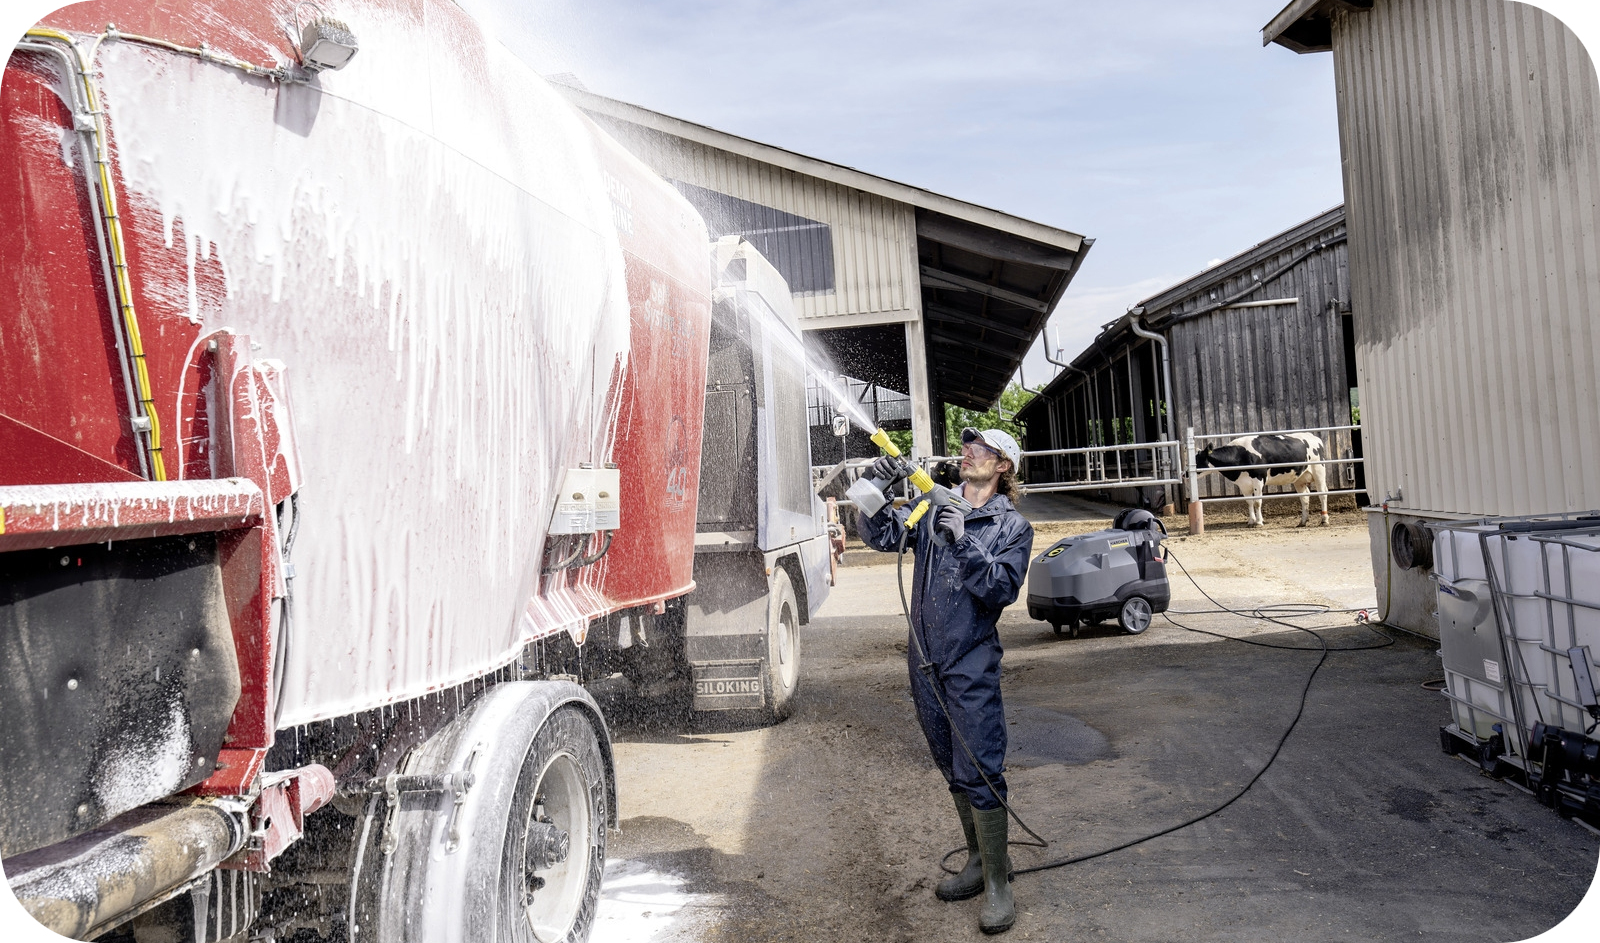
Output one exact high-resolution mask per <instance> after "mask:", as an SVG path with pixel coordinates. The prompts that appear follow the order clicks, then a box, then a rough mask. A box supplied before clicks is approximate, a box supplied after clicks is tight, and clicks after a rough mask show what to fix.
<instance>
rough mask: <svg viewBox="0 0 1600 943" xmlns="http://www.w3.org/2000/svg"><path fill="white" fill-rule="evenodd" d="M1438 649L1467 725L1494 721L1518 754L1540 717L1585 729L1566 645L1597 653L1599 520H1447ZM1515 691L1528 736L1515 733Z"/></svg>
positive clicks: (1455, 706)
mask: <svg viewBox="0 0 1600 943" xmlns="http://www.w3.org/2000/svg"><path fill="white" fill-rule="evenodd" d="M1434 561H1435V565H1434V572H1435V575H1436V576H1437V577H1438V581H1439V596H1438V599H1439V638H1440V655H1441V657H1442V658H1443V660H1444V665H1445V678H1446V685H1447V687H1446V690H1447V692H1448V695H1449V697H1450V700H1451V706H1452V712H1453V714H1454V716H1455V720H1456V724H1457V727H1458V728H1459V729H1460V730H1461V732H1462V733H1467V734H1471V735H1473V736H1475V737H1477V738H1478V739H1480V740H1482V739H1487V738H1488V737H1489V736H1490V735H1491V734H1492V732H1493V728H1494V726H1495V724H1496V723H1498V724H1500V725H1501V727H1502V730H1503V732H1504V733H1505V734H1506V735H1507V736H1506V737H1505V745H1506V749H1507V750H1508V751H1511V752H1521V745H1522V744H1523V743H1525V742H1526V740H1527V737H1528V736H1529V735H1530V733H1531V729H1532V726H1533V725H1534V724H1535V723H1538V722H1543V723H1545V724H1547V725H1550V726H1556V727H1561V728H1563V729H1566V730H1576V731H1583V730H1584V729H1586V728H1587V727H1588V726H1589V724H1590V723H1592V722H1593V719H1592V718H1591V717H1590V716H1589V714H1588V712H1587V711H1586V710H1585V709H1584V708H1583V707H1582V706H1581V705H1580V703H1579V698H1578V695H1577V691H1576V687H1577V685H1576V680H1575V679H1574V677H1573V673H1572V664H1571V661H1570V660H1569V659H1568V657H1567V650H1568V649H1571V648H1574V647H1578V646H1585V645H1586V646H1588V647H1589V652H1590V657H1591V662H1592V661H1593V658H1594V656H1596V655H1600V521H1597V522H1595V523H1594V524H1592V525H1589V526H1582V527H1579V528H1577V529H1566V530H1545V529H1529V530H1520V531H1519V530H1517V529H1516V525H1514V524H1513V525H1510V526H1509V527H1506V528H1503V527H1502V526H1501V522H1492V523H1488V524H1484V523H1478V524H1470V525H1461V526H1450V527H1446V528H1443V529H1440V530H1439V531H1438V532H1437V537H1436V539H1435V542H1434ZM1512 692H1515V697H1516V698H1517V705H1516V706H1517V707H1519V708H1520V711H1521V715H1522V716H1521V718H1520V719H1521V725H1522V728H1523V729H1522V735H1521V736H1520V737H1517V736H1513V735H1512V731H1513V711H1512V704H1511V697H1512V696H1513V695H1512Z"/></svg>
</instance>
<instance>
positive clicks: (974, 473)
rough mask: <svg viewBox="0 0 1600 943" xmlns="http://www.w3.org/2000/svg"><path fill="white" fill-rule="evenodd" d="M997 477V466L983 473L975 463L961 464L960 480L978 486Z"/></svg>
mask: <svg viewBox="0 0 1600 943" xmlns="http://www.w3.org/2000/svg"><path fill="white" fill-rule="evenodd" d="M999 477H1000V470H999V469H998V468H996V469H995V470H994V471H992V472H989V473H988V474H987V475H986V474H984V473H983V469H981V468H979V467H977V466H976V465H963V466H961V480H962V481H965V482H968V483H970V484H974V485H977V486H978V487H980V488H981V487H983V486H984V485H987V484H988V483H989V482H991V481H994V480H995V479H996V478H999Z"/></svg>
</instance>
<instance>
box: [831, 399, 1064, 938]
mask: <svg viewBox="0 0 1600 943" xmlns="http://www.w3.org/2000/svg"><path fill="white" fill-rule="evenodd" d="M1020 457H1021V455H1020V451H1019V449H1018V448H1017V441H1016V440H1015V439H1013V438H1012V437H1011V436H1010V435H1009V434H1007V433H1006V432H1004V431H1002V430H999V429H983V430H979V429H972V428H968V429H963V430H962V432H961V480H962V484H961V495H962V497H964V498H966V500H967V501H968V502H969V503H970V504H971V505H972V510H971V511H970V512H967V513H965V514H963V513H962V511H961V510H960V509H959V508H953V507H945V508H940V509H939V510H938V512H937V516H936V517H935V518H934V519H933V521H932V524H933V526H932V527H929V526H927V524H926V523H924V524H922V525H921V526H919V527H917V528H916V529H915V530H914V531H912V533H911V534H910V535H909V536H908V537H907V538H906V539H907V543H908V544H910V545H911V549H912V550H913V553H914V554H915V560H916V566H915V570H914V573H913V576H912V580H913V583H914V588H913V590H912V594H911V624H912V630H913V631H914V632H915V633H916V636H917V637H916V638H915V639H912V640H910V643H909V644H908V645H907V650H906V659H907V663H908V665H909V668H910V674H911V696H912V700H913V701H914V702H915V703H916V708H917V719H918V720H919V721H920V722H921V723H922V732H923V734H924V735H925V736H926V737H927V738H928V749H929V750H930V751H932V753H933V761H934V763H935V764H936V765H937V766H938V767H939V771H940V772H941V773H943V774H944V778H945V780H946V781H947V782H949V784H950V794H951V796H952V797H954V799H955V805H956V813H957V815H959V816H960V818H961V828H962V831H963V832H964V833H965V835H966V839H967V863H966V866H965V867H963V868H962V869H961V871H960V872H959V873H957V874H954V875H952V876H950V877H949V878H946V879H945V880H943V881H940V882H939V885H938V886H937V887H936V888H935V889H934V894H935V895H936V896H938V897H939V899H940V900H965V899H967V898H969V897H976V896H977V895H978V894H980V893H982V894H984V895H985V899H984V904H983V910H982V914H981V916H980V918H979V926H980V928H981V929H982V930H983V931H984V932H985V933H1001V932H1004V931H1006V930H1009V929H1010V928H1011V926H1012V924H1013V923H1015V922H1016V905H1015V903H1014V902H1013V900H1012V896H1011V885H1010V871H1011V862H1010V858H1009V857H1008V855H1007V853H1006V835H1007V825H1006V815H1007V813H1006V809H1005V807H1004V805H1003V804H1002V802H1003V800H1004V799H1005V795H1006V783H1005V776H1004V772H1005V757H1006V718H1005V710H1004V708H1003V707H1002V706H1001V703H1000V656H1001V648H1000V636H999V634H998V633H997V632H996V630H995V621H996V620H997V619H999V617H1000V611H1001V610H1002V609H1004V608H1005V607H1006V606H1008V605H1010V604H1011V603H1013V602H1015V601H1016V598H1017V594H1018V593H1019V592H1020V591H1021V589H1022V582H1023V579H1024V578H1025V576H1026V575H1027V572H1028V559H1029V557H1030V556H1031V555H1032V552H1033V526H1032V525H1030V524H1029V523H1028V522H1027V520H1025V519H1024V518H1023V516H1022V515H1021V514H1020V513H1018V512H1017V509H1016V507H1015V506H1014V505H1013V503H1012V502H1013V501H1014V500H1015V499H1016V497H1017V494H1018V492H1017V483H1016V473H1015V471H1016V467H1017V462H1018V459H1019V458H1020ZM871 474H872V476H873V477H875V478H879V479H896V478H900V477H903V473H902V472H901V471H900V466H899V465H898V463H896V462H894V461H892V460H890V459H887V458H883V459H879V460H878V461H877V462H876V463H874V465H873V468H872V472H871ZM904 517H905V512H904V511H899V512H897V511H895V510H893V509H892V505H885V507H884V509H883V510H880V511H879V512H878V513H877V514H876V515H874V516H872V517H863V518H862V519H861V521H860V524H859V529H860V531H861V538H862V540H864V541H865V542H866V543H867V545H868V546H871V547H874V548H876V549H878V550H886V551H893V550H895V549H896V548H897V547H898V546H899V543H900V540H901V537H902V535H904V534H905V526H904V524H903V523H902V522H903V520H904ZM935 532H937V533H938V535H939V537H940V538H941V539H939V540H936V539H935V537H934V534H935ZM919 653H925V654H926V658H927V662H926V663H924V662H923V661H922V660H921V658H919ZM935 687H937V691H938V696H936V695H935ZM941 699H942V700H943V703H944V708H945V709H941V708H940V700H941ZM945 710H948V711H949V715H948V717H947V716H946V713H945ZM952 726H953V727H954V730H955V733H959V735H960V737H959V739H958V738H957V737H956V736H955V733H952ZM963 741H964V742H965V744H966V749H963V748H962V742H963ZM968 750H970V751H971V756H969V755H968V752H967V751H968ZM974 760H976V765H974V762H973V761H974ZM986 779H987V783H986V782H985V780H986ZM991 785H992V787H993V788H991Z"/></svg>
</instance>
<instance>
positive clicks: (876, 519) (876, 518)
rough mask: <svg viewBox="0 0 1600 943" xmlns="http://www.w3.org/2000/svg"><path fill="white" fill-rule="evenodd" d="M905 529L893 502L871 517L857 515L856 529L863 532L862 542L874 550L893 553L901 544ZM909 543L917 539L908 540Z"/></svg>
mask: <svg viewBox="0 0 1600 943" xmlns="http://www.w3.org/2000/svg"><path fill="white" fill-rule="evenodd" d="M905 529H906V528H905V525H904V524H902V523H900V517H899V515H897V514H895V512H894V505H893V504H892V503H891V504H885V505H884V506H883V509H882V510H880V511H879V512H878V513H876V514H874V515H872V516H871V517H868V516H867V515H865V514H857V515H856V530H858V531H860V532H861V542H862V543H864V544H866V545H867V546H869V547H871V548H872V549H874V550H882V551H885V552H888V553H893V552H894V551H895V550H896V549H897V548H898V547H899V546H900V535H901V534H903V533H905ZM907 543H908V544H909V543H915V541H909V540H908V541H907Z"/></svg>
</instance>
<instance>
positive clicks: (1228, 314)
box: [1167, 223, 1354, 497]
mask: <svg viewBox="0 0 1600 943" xmlns="http://www.w3.org/2000/svg"><path fill="white" fill-rule="evenodd" d="M1319 244H1320V245H1321V246H1322V247H1321V248H1316V246H1318V245H1319ZM1308 248H1309V252H1308ZM1302 253H1305V254H1304V256H1303V258H1302V259H1301V260H1300V262H1299V263H1298V264H1296V265H1294V266H1292V267H1291V268H1289V269H1288V270H1287V271H1285V272H1283V273H1282V274H1281V275H1279V276H1277V277H1276V278H1270V280H1268V281H1266V282H1265V283H1264V284H1263V285H1262V287H1261V288H1260V289H1259V290H1258V291H1256V292H1255V293H1253V294H1251V295H1250V296H1249V297H1248V299H1247V300H1250V301H1268V300H1273V299H1277V298H1298V299H1299V301H1298V302H1296V303H1294V304H1287V305H1273V306H1269V307H1256V308H1224V309H1222V310H1219V311H1215V312H1212V313H1211V314H1203V315H1200V316H1199V317H1197V318H1194V319H1193V320H1190V321H1182V322H1179V323H1177V324H1174V325H1173V326H1172V327H1171V328H1170V329H1169V330H1168V331H1167V336H1168V341H1169V343H1170V344H1171V345H1172V361H1173V362H1172V386H1173V397H1172V398H1173V415H1174V418H1175V420H1176V421H1175V422H1174V424H1173V425H1174V429H1175V430H1176V432H1177V434H1178V436H1179V437H1180V438H1181V437H1182V436H1183V434H1184V431H1185V429H1187V428H1188V427H1189V426H1193V427H1194V431H1195V435H1197V436H1199V435H1216V434H1222V433H1238V434H1244V433H1250V432H1259V431H1267V430H1274V429H1325V428H1328V427H1332V426H1347V425H1350V424H1351V422H1350V420H1351V409H1350V406H1351V403H1350V387H1349V381H1348V379H1347V371H1346V369H1345V345H1344V331H1345V323H1344V318H1345V315H1344V314H1342V313H1341V311H1340V304H1341V303H1344V302H1347V301H1348V300H1349V298H1350V287H1349V286H1350V271H1349V252H1348V247H1347V245H1346V243H1345V241H1344V225H1343V224H1342V223H1341V224H1339V225H1338V226H1337V227H1335V228H1333V229H1331V230H1328V231H1327V232H1325V233H1323V234H1321V235H1320V236H1318V237H1315V238H1313V239H1309V240H1305V241H1303V242H1301V243H1297V244H1293V245H1290V246H1286V247H1285V248H1284V249H1283V251H1282V252H1280V253H1278V254H1276V255H1274V256H1272V257H1270V258H1267V259H1264V260H1262V261H1261V262H1260V263H1259V264H1257V265H1255V266H1252V267H1251V269H1250V270H1249V271H1246V272H1241V273H1240V274H1238V275H1236V276H1234V277H1233V278H1230V279H1228V280H1227V281H1225V282H1222V283H1221V284H1218V285H1216V286H1213V287H1208V288H1207V289H1205V290H1204V291H1202V292H1200V293H1199V294H1197V295H1194V296H1191V297H1190V298H1187V299H1185V300H1184V301H1182V302H1180V303H1178V304H1176V305H1174V306H1173V308H1172V311H1173V313H1174V314H1181V313H1183V312H1187V311H1193V310H1196V309H1198V308H1202V307H1204V306H1206V305H1208V304H1212V303H1213V302H1214V299H1220V298H1226V297H1228V296H1230V295H1232V294H1234V293H1236V292H1238V291H1240V290H1242V289H1244V288H1246V287H1249V285H1250V284H1252V283H1253V282H1254V280H1256V279H1258V278H1261V279H1265V278H1268V276H1270V275H1271V273H1272V272H1274V271H1275V270H1277V269H1279V268H1281V267H1283V266H1284V265H1286V264H1288V263H1289V262H1290V261H1292V260H1293V259H1294V258H1295V257H1296V256H1297V255H1301V254H1302ZM1323 440H1324V442H1325V443H1326V444H1327V446H1328V448H1329V452H1328V457H1329V458H1342V457H1346V456H1349V455H1352V454H1353V451H1354V449H1353V444H1352V441H1351V436H1350V434H1349V432H1334V433H1328V434H1325V435H1323ZM1219 444H1221V441H1220V440H1212V441H1209V442H1201V443H1199V445H1200V446H1205V445H1219ZM1327 468H1328V487H1329V489H1330V490H1331V489H1337V488H1339V487H1347V486H1348V484H1349V483H1348V481H1347V480H1346V479H1347V476H1348V471H1347V469H1346V468H1345V467H1344V466H1327ZM1201 485H1202V490H1203V492H1204V495H1203V496H1205V497H1215V496H1220V495H1222V494H1231V493H1233V491H1231V490H1229V489H1225V488H1224V487H1223V485H1222V482H1221V480H1220V479H1219V478H1218V477H1217V476H1215V475H1206V476H1203V477H1202V479H1201Z"/></svg>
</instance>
